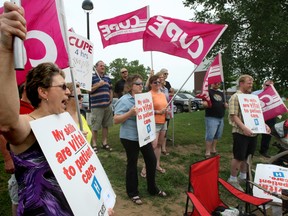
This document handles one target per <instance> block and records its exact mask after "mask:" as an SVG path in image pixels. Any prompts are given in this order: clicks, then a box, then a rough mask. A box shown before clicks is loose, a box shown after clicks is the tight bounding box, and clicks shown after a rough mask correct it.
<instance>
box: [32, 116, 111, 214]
mask: <svg viewBox="0 0 288 216" xmlns="http://www.w3.org/2000/svg"><path fill="white" fill-rule="evenodd" d="M30 124H31V128H32V130H33V132H34V134H35V136H36V138H37V140H38V142H39V144H40V147H41V149H42V151H43V153H44V155H45V157H46V159H47V161H48V163H49V165H50V167H51V169H52V171H53V173H54V175H55V177H56V179H57V181H58V183H59V185H60V187H61V189H62V191H63V193H64V195H65V197H66V199H67V201H68V203H69V205H70V207H71V209H72V211H73V213H74V215H76V216H82V215H85V216H92V215H103V216H104V215H105V216H106V215H108V208H113V206H114V205H115V201H116V200H115V199H116V195H115V193H114V191H113V189H112V186H111V184H110V182H109V179H108V177H107V175H106V173H105V171H104V169H103V167H102V165H101V163H100V161H99V159H98V157H97V156H96V154H95V153H94V151H93V150H92V148H91V146H90V144H88V142H87V140H86V139H85V137H84V135H83V134H82V132H81V131H80V130H79V129H78V127H77V125H76V124H75V122H74V120H73V119H72V117H71V116H70V114H69V113H67V112H66V113H63V114H60V115H50V116H47V117H44V118H41V119H37V120H35V121H32V122H30Z"/></svg>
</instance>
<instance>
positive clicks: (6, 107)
mask: <svg viewBox="0 0 288 216" xmlns="http://www.w3.org/2000/svg"><path fill="white" fill-rule="evenodd" d="M4 9H5V13H3V14H2V15H1V17H0V33H1V36H0V37H1V38H0V77H1V79H0V88H1V92H2V93H1V94H0V100H1V101H5V103H0V133H1V139H3V140H4V141H3V143H6V141H7V142H8V145H7V146H8V149H9V150H10V153H11V156H12V159H13V162H14V167H15V168H14V169H11V170H10V172H11V173H14V172H15V175H13V177H16V180H17V181H16V180H15V179H14V182H15V181H16V182H17V183H18V190H16V192H15V191H14V195H15V193H16V195H18V198H16V199H15V200H13V205H16V204H17V203H18V207H17V215H41V214H43V215H56V213H55V211H57V215H73V213H72V210H71V208H70V206H69V204H68V202H67V200H66V198H65V196H64V194H63V191H62V190H61V188H60V186H59V184H58V182H57V180H56V178H55V176H54V174H53V172H52V170H51V168H50V166H49V164H48V162H47V160H46V158H45V156H44V154H43V152H42V150H41V148H40V145H39V143H38V141H37V139H36V137H35V135H34V133H33V131H32V129H31V126H30V124H29V122H31V121H33V120H35V119H39V118H43V117H45V116H48V115H51V114H60V113H63V112H66V111H68V112H69V113H70V114H71V116H72V117H73V119H74V121H75V122H78V121H79V116H78V115H77V109H76V107H77V106H78V104H76V101H77V100H74V99H75V98H76V97H77V98H78V100H80V101H81V100H82V97H81V91H80V88H79V86H76V91H74V88H73V84H66V82H65V76H64V73H63V71H62V70H61V69H59V68H58V67H57V66H56V65H55V64H53V63H42V64H40V65H38V66H36V67H35V68H33V69H31V70H30V71H29V72H28V74H27V77H26V82H25V86H24V89H25V95H24V96H23V95H22V101H20V100H19V93H18V90H17V84H16V73H15V70H14V66H13V38H14V37H15V36H17V37H19V38H21V39H25V37H26V33H27V31H26V21H25V19H24V11H23V8H21V7H18V6H16V5H14V4H12V3H9V2H6V3H5V4H4ZM120 73H121V77H122V79H121V80H120V81H119V82H117V83H116V85H115V89H114V92H115V93H116V96H117V97H118V98H119V100H118V101H117V103H116V104H115V111H114V116H113V112H112V107H111V103H112V100H113V88H112V84H111V80H110V78H109V77H108V76H106V75H105V64H104V62H103V61H98V62H97V63H96V64H95V70H94V72H93V76H92V89H91V92H90V100H91V125H90V127H89V126H88V124H87V122H86V120H85V119H84V118H83V117H82V116H81V117H80V118H82V121H83V122H84V125H85V127H84V134H85V135H86V138H87V140H91V146H92V148H93V150H94V151H95V153H97V152H98V150H99V149H98V148H97V137H98V131H99V130H100V129H101V130H102V143H101V145H102V146H101V147H102V149H104V150H107V151H112V146H111V145H110V144H109V143H108V128H109V127H111V126H112V125H113V121H114V122H115V123H116V124H121V127H120V135H119V137H120V142H121V143H122V145H123V147H124V149H125V151H126V156H127V167H126V192H127V195H128V196H129V198H130V199H131V200H132V201H133V202H134V203H135V204H137V205H141V204H142V200H141V197H140V195H139V191H138V170H137V162H138V156H139V151H141V153H142V154H143V158H144V162H145V167H144V168H143V169H142V171H141V176H142V177H144V178H146V179H147V190H148V192H149V194H151V195H155V196H159V197H166V196H167V194H166V193H165V192H164V191H163V190H160V189H159V188H158V186H157V184H156V182H155V175H156V171H158V172H159V173H165V172H166V170H165V169H164V168H163V167H161V164H160V155H161V153H162V154H164V155H168V152H167V150H166V134H167V124H168V123H169V113H171V112H172V111H171V110H169V108H168V106H167V105H168V103H169V99H170V98H171V97H170V96H171V94H173V93H172V92H173V88H171V85H170V84H169V82H167V81H166V78H167V75H168V71H167V69H162V70H161V71H160V72H159V73H157V74H156V75H154V74H152V73H151V74H150V77H149V79H148V82H147V83H146V85H145V84H144V83H143V82H144V79H143V77H141V76H140V75H137V74H134V75H132V76H128V70H127V69H126V68H122V69H121V71H120ZM168 84H169V85H168ZM237 84H238V91H237V92H236V94H234V95H232V97H231V99H230V100H229V105H228V103H227V102H226V100H225V99H224V97H225V96H224V94H223V93H222V92H220V91H219V90H218V88H219V86H220V83H214V84H212V85H211V89H210V90H209V94H210V98H211V101H212V103H211V105H208V104H207V103H205V102H204V107H205V109H206V111H205V112H206V114H205V124H206V136H205V140H206V151H205V157H206V158H209V157H211V156H213V155H216V154H218V153H217V151H216V144H217V141H218V139H219V138H220V137H221V135H222V131H223V127H224V121H223V117H224V114H225V109H226V108H228V110H229V123H230V124H231V125H232V134H233V159H232V161H231V174H230V177H229V179H228V182H230V183H231V184H233V185H234V186H235V187H237V188H238V189H241V186H240V185H239V181H240V180H243V179H245V178H246V165H245V163H244V162H245V161H246V159H247V157H248V155H249V154H252V155H253V154H254V152H255V149H256V143H257V136H256V135H255V134H254V133H253V131H251V130H250V129H249V128H248V127H247V126H245V124H244V121H243V116H242V113H241V109H240V106H239V101H238V98H237V97H238V95H239V94H250V93H251V92H252V85H253V78H252V77H251V76H249V75H241V76H240V77H239V79H238V83H237ZM145 86H146V87H147V88H148V90H150V92H151V95H152V99H153V105H154V114H155V121H156V139H155V140H154V141H153V142H151V143H148V144H147V145H145V146H143V147H140V146H139V138H138V132H137V124H136V115H137V113H138V110H137V108H136V107H135V98H134V96H135V94H139V93H142V91H143V88H145ZM168 88H169V89H168ZM170 93H171V94H170ZM169 94H170V95H169ZM26 95H27V100H26V99H25V98H26ZM28 101H29V103H31V107H30V108H31V109H30V110H29V112H26V113H23V114H22V113H20V114H19V110H20V106H21V107H22V106H25V105H23V104H20V102H21V103H24V102H27V103H28ZM29 103H28V105H29ZM26 105H27V104H26ZM29 106H30V105H29ZM90 128H91V129H90ZM266 131H267V133H270V128H269V127H268V126H267V127H266ZM4 138H5V139H4ZM89 142H90V141H89ZM7 170H8V168H7ZM239 171H240V174H239V177H237V175H238V172H239ZM239 179H240V180H239ZM11 181H12V180H11ZM11 187H12V186H11ZM13 209H14V214H16V213H15V211H16V210H15V206H13ZM109 214H110V215H113V214H114V212H113V210H112V209H110V210H109Z"/></svg>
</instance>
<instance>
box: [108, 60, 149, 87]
mask: <svg viewBox="0 0 288 216" xmlns="http://www.w3.org/2000/svg"><path fill="white" fill-rule="evenodd" d="M121 68H126V69H127V70H128V71H129V75H132V74H140V75H141V76H142V77H143V81H145V80H146V79H147V72H150V68H149V67H147V68H145V67H144V65H143V64H139V61H138V60H134V61H131V62H128V61H127V59H126V58H122V59H120V58H117V59H115V60H114V61H112V62H111V63H110V64H109V65H108V70H107V71H109V73H111V75H112V76H113V77H114V79H113V80H112V84H113V86H115V83H116V82H117V80H119V79H120V78H121V76H120V70H121Z"/></svg>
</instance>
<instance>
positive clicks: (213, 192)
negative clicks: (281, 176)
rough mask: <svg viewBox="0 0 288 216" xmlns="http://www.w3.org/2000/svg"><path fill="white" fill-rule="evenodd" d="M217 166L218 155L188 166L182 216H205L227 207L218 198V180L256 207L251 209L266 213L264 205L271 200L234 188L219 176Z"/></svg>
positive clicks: (236, 195) (218, 163) (218, 162)
mask: <svg viewBox="0 0 288 216" xmlns="http://www.w3.org/2000/svg"><path fill="white" fill-rule="evenodd" d="M219 166H220V156H219V155H217V156H215V157H212V158H209V159H205V160H202V161H198V162H196V163H193V164H192V165H191V166H190V171H189V184H188V191H187V201H186V208H185V213H184V216H198V215H204V216H206V215H211V214H212V212H213V211H214V210H215V209H216V208H217V207H224V208H228V206H227V205H226V204H225V203H224V202H223V201H222V200H221V199H220V196H219V182H220V183H221V184H222V185H223V186H224V188H226V189H227V190H228V191H229V192H230V193H231V194H233V195H234V196H235V197H237V198H238V199H240V200H242V201H244V202H246V203H249V204H252V205H254V206H256V207H257V208H256V209H254V210H253V211H255V210H258V209H259V210H260V211H261V212H262V213H263V214H264V215H266V208H265V205H266V204H267V203H269V202H271V201H272V200H271V199H263V198H258V197H255V196H251V195H249V194H246V193H244V192H242V191H240V190H238V189H236V188H235V187H233V186H232V185H231V184H229V183H228V182H226V181H224V180H223V179H221V178H219V176H218V174H219ZM190 201H191V202H192V204H193V208H192V211H190V212H189V210H188V208H189V204H190ZM259 206H262V209H261V208H258V207H259ZM253 211H251V212H253ZM251 212H249V213H251Z"/></svg>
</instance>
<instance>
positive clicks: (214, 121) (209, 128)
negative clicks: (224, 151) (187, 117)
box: [203, 82, 228, 158]
mask: <svg viewBox="0 0 288 216" xmlns="http://www.w3.org/2000/svg"><path fill="white" fill-rule="evenodd" d="M220 85H221V83H220V82H218V83H213V84H211V86H210V89H209V97H210V100H211V104H212V105H211V107H209V106H208V103H207V101H203V106H204V108H205V127H206V128H205V131H206V134H205V141H206V145H205V146H206V150H205V158H209V157H211V156H214V155H216V154H217V150H216V146H217V142H218V139H220V138H221V136H222V133H223V128H224V115H225V109H226V108H227V107H228V104H227V103H226V101H225V98H224V93H223V92H222V91H220V90H219V87H220Z"/></svg>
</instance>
